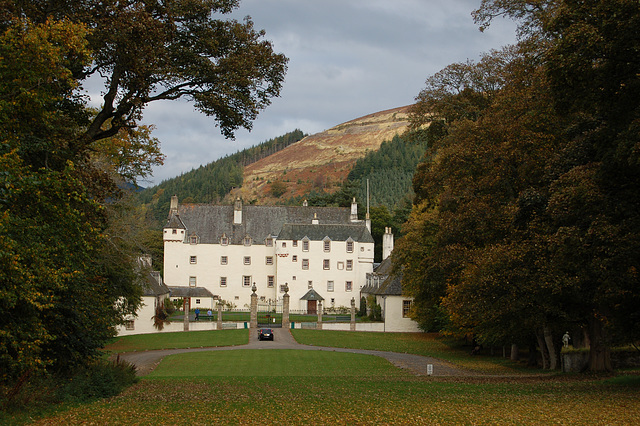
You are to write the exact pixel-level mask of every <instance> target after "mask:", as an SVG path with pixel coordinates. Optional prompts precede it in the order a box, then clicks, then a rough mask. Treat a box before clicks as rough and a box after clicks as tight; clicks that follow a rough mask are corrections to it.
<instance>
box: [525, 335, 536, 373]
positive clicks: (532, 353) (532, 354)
mask: <svg viewBox="0 0 640 426" xmlns="http://www.w3.org/2000/svg"><path fill="white" fill-rule="evenodd" d="M527 366H529V367H537V366H538V355H537V352H536V342H535V340H533V339H532V340H530V341H529V359H528V360H527Z"/></svg>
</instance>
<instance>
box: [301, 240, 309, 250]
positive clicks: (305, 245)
mask: <svg viewBox="0 0 640 426" xmlns="http://www.w3.org/2000/svg"><path fill="white" fill-rule="evenodd" d="M302 251H309V240H302Z"/></svg>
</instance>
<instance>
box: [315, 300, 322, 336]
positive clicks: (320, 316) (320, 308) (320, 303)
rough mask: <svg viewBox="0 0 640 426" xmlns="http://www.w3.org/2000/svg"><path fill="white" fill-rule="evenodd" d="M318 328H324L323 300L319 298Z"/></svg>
mask: <svg viewBox="0 0 640 426" xmlns="http://www.w3.org/2000/svg"><path fill="white" fill-rule="evenodd" d="M316 329H318V330H322V300H318V322H317V323H316Z"/></svg>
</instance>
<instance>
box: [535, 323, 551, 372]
mask: <svg viewBox="0 0 640 426" xmlns="http://www.w3.org/2000/svg"><path fill="white" fill-rule="evenodd" d="M536 339H537V340H538V347H539V348H540V355H542V368H543V369H544V370H548V369H549V356H548V355H547V346H546V345H545V343H544V336H543V334H542V332H541V331H536Z"/></svg>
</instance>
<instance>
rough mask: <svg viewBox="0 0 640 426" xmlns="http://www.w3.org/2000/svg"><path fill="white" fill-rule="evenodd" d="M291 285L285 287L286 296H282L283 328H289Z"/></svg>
mask: <svg viewBox="0 0 640 426" xmlns="http://www.w3.org/2000/svg"><path fill="white" fill-rule="evenodd" d="M289 298H290V296H289V284H285V285H284V296H282V327H283V328H289V327H290V324H289Z"/></svg>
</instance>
